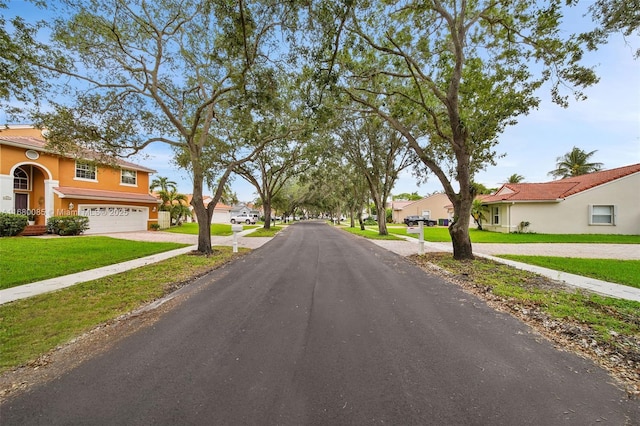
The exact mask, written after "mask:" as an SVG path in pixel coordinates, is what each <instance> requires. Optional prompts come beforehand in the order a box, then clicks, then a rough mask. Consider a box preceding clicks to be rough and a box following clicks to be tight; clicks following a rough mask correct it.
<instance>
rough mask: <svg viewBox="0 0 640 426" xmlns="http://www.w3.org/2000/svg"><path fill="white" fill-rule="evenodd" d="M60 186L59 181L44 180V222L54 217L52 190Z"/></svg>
mask: <svg viewBox="0 0 640 426" xmlns="http://www.w3.org/2000/svg"><path fill="white" fill-rule="evenodd" d="M57 186H60V181H58V180H53V179H45V180H44V208H45V211H46V214H45V220H47V219H49V218H50V217H51V216H55V215H56V212H55V211H54V209H53V188H55V187H57Z"/></svg>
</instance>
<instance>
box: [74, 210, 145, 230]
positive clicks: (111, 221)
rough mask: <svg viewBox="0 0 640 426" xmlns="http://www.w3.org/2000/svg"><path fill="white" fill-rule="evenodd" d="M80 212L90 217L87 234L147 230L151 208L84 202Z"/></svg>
mask: <svg viewBox="0 0 640 426" xmlns="http://www.w3.org/2000/svg"><path fill="white" fill-rule="evenodd" d="M78 214H79V215H81V216H87V217H89V229H88V230H87V231H85V232H84V233H85V234H105V233H109V232H129V231H146V230H147V219H148V218H149V208H148V207H138V206H118V205H112V206H110V205H103V204H101V205H97V204H95V205H94V204H84V205H80V206H78Z"/></svg>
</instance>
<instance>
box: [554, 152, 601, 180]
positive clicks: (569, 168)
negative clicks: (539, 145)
mask: <svg viewBox="0 0 640 426" xmlns="http://www.w3.org/2000/svg"><path fill="white" fill-rule="evenodd" d="M596 152H597V150H595V151H591V152H585V151H583V150H581V149H580V148H577V147H575V146H574V147H573V149H572V150H571V151H570V152H568V153H566V154H565V155H563V156H562V157H558V158H557V159H556V161H557V163H556V169H555V170H551V171H550V172H549V175H551V176H553V178H554V179H555V178H560V179H564V178H568V177H572V176H580V175H585V174H587V173H592V172H597V171H598V170H600V169H601V168H602V163H590V162H589V160H590V159H591V156H592V155H593V154H595V153H596Z"/></svg>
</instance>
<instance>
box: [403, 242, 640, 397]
mask: <svg viewBox="0 0 640 426" xmlns="http://www.w3.org/2000/svg"><path fill="white" fill-rule="evenodd" d="M444 258H451V254H450V253H427V254H424V255H413V256H409V257H407V260H409V261H411V262H412V263H414V264H416V265H418V266H419V267H421V268H422V269H424V270H426V271H428V272H429V273H432V274H436V275H439V276H440V277H441V278H443V279H445V280H447V281H449V282H451V283H454V284H457V285H459V286H460V287H462V288H463V289H464V290H465V291H467V292H469V293H472V294H474V295H475V296H477V297H479V298H481V299H483V300H484V301H486V303H487V304H488V305H489V306H491V307H492V308H494V309H496V310H499V311H501V312H507V313H509V314H511V315H513V316H514V317H516V318H518V319H520V320H521V321H524V322H525V323H527V324H528V325H529V326H530V327H531V328H532V329H533V330H535V331H536V332H538V333H539V334H541V335H543V336H545V337H546V338H547V339H549V340H550V341H552V342H553V343H554V345H555V346H556V347H557V348H558V349H561V350H567V351H571V352H573V353H576V354H577V355H579V356H582V357H584V358H588V359H591V360H592V361H594V362H595V363H596V364H598V365H600V366H601V367H602V368H604V369H605V370H607V371H608V372H609V373H610V374H611V376H612V377H613V378H614V379H615V380H616V383H617V385H619V386H620V387H621V388H622V389H624V390H625V391H626V392H627V396H628V397H629V398H630V399H640V338H639V336H638V335H623V334H619V333H616V332H614V331H610V332H609V334H610V336H609V339H608V341H605V340H604V339H602V338H601V337H600V336H599V335H598V333H597V332H596V331H595V330H593V329H592V328H591V327H589V326H588V325H585V324H582V323H579V322H577V321H570V320H559V319H557V318H554V317H552V316H551V315H549V314H548V313H546V312H545V311H544V309H543V306H540V305H539V304H536V303H534V302H523V301H520V300H517V299H514V298H505V297H501V296H499V295H496V294H494V293H493V291H492V288H491V287H490V286H487V285H482V284H479V283H478V282H476V281H475V280H474V279H473V278H472V275H473V273H472V272H471V271H469V270H468V269H465V268H468V266H465V265H460V267H459V268H458V269H457V271H456V272H449V271H447V270H445V269H443V268H440V267H439V266H437V265H436V263H437V262H439V261H441V260H442V259H444ZM478 260H480V261H481V262H483V263H484V262H488V263H490V262H491V261H490V260H487V259H478ZM518 286H520V287H522V288H524V289H526V290H529V291H532V290H542V291H558V292H575V291H576V290H575V289H574V288H571V287H568V286H566V285H565V284H563V283H562V282H559V281H555V280H552V279H550V278H546V277H543V276H541V275H537V274H528V276H527V278H526V279H525V280H519V281H518ZM607 313H608V314H609V315H611V316H613V317H618V318H619V319H622V320H624V321H626V322H628V323H630V324H635V325H636V326H637V325H639V324H640V323H639V321H640V313H638V315H627V316H624V317H622V318H621V317H620V316H621V313H620V312H618V311H616V310H613V309H611V310H610V311H609V312H607Z"/></svg>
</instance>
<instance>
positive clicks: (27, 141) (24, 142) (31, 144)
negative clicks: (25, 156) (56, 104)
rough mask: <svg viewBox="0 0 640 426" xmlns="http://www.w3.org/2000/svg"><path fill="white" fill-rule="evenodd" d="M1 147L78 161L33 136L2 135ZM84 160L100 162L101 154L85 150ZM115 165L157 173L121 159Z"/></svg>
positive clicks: (116, 159)
mask: <svg viewBox="0 0 640 426" xmlns="http://www.w3.org/2000/svg"><path fill="white" fill-rule="evenodd" d="M0 145H9V146H15V147H18V148H25V149H34V150H38V151H42V152H46V153H49V154H55V155H59V156H61V157H64V158H71V159H77V158H75V157H74V156H71V155H63V154H60V153H57V152H54V151H51V150H50V149H47V141H46V140H44V139H40V138H36V137H33V136H3V135H0ZM82 155H83V158H82V159H85V160H91V161H98V160H99V158H100V156H99V154H97V153H95V152H92V151H88V150H83V153H82ZM113 161H114V163H115V165H116V166H118V167H121V168H124V169H131V170H138V171H141V172H147V173H155V172H156V171H155V170H153V169H150V168H148V167H144V166H140V165H138V164H135V163H132V162H129V161H125V160H122V159H120V158H114V159H113Z"/></svg>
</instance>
